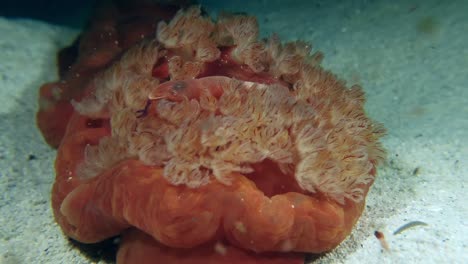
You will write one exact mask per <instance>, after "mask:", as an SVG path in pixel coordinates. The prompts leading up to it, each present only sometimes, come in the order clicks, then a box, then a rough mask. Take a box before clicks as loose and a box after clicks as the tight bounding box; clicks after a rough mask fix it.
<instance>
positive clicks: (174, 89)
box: [148, 76, 231, 102]
mask: <svg viewBox="0 0 468 264" xmlns="http://www.w3.org/2000/svg"><path fill="white" fill-rule="evenodd" d="M230 81H231V78H228V77H224V76H212V77H204V78H200V79H189V80H178V81H170V82H165V83H162V84H161V85H159V86H158V87H156V88H155V89H154V90H153V91H151V93H150V94H149V95H148V99H149V100H159V99H166V100H169V101H175V102H180V101H182V100H184V99H185V98H186V99H189V100H190V99H198V98H200V95H201V93H202V92H203V91H204V90H205V91H207V92H209V93H210V94H211V95H213V96H215V97H217V98H219V97H220V96H221V95H222V94H223V90H224V87H226V85H228V84H229V82H230Z"/></svg>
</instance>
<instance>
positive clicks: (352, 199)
mask: <svg viewBox="0 0 468 264" xmlns="http://www.w3.org/2000/svg"><path fill="white" fill-rule="evenodd" d="M99 25H101V24H99V23H98V26H97V28H98V29H101V28H100V27H99ZM98 32H99V31H98ZM128 32H130V31H128ZM128 34H130V33H128ZM121 38H122V36H121ZM123 38H125V34H124V37H123ZM91 39H93V38H91ZM85 40H86V38H84V39H82V40H81V41H85ZM93 40H95V39H93ZM92 43H94V42H92ZM80 45H82V46H84V47H88V46H89V45H90V44H89V43H84V44H80ZM109 45H111V44H109ZM102 50H104V49H102ZM120 51H121V52H120V53H118V52H116V53H115V54H114V55H115V56H110V57H109V58H111V59H103V58H107V57H106V56H109V55H108V53H105V52H103V51H102V52H100V53H93V54H94V55H93V56H95V57H92V58H91V59H90V58H87V57H86V56H85V55H82V54H81V53H78V58H80V56H85V59H78V60H77V61H75V64H74V65H75V66H73V65H72V67H71V70H70V71H71V72H72V73H76V72H74V71H85V70H88V72H89V71H92V70H93V69H94V68H93V67H92V66H93V65H94V64H92V63H90V62H89V61H91V62H96V61H97V62H101V63H100V64H99V65H101V67H100V68H99V70H97V71H95V74H93V75H88V77H89V78H87V79H86V80H81V81H80V82H75V83H78V84H75V83H74V82H73V80H72V78H74V77H70V76H73V74H68V75H67V76H68V77H65V78H64V79H63V80H62V82H61V83H62V86H60V87H61V88H60V87H58V88H57V89H59V90H60V89H62V90H63V89H65V90H66V89H73V90H74V91H81V92H80V93H78V92H76V93H75V94H77V95H76V96H70V97H69V98H68V99H70V100H69V101H71V103H70V102H66V103H69V104H70V105H67V107H71V109H72V112H71V115H70V116H69V117H68V116H67V118H66V119H65V120H63V122H65V123H66V131H65V132H64V135H63V137H62V136H61V134H60V133H58V132H57V133H52V134H53V135H52V136H51V135H50V134H49V135H46V136H45V137H46V138H49V139H50V138H53V139H54V140H52V141H51V142H59V148H58V153H57V160H56V173H57V177H56V181H55V184H54V186H53V190H52V203H53V209H54V214H55V218H56V220H57V222H58V223H59V225H60V226H61V228H62V230H63V231H64V233H65V234H66V235H67V236H69V237H71V238H73V239H76V240H78V241H81V242H85V243H94V242H98V241H101V240H104V239H106V238H109V237H112V236H116V235H119V234H121V235H122V243H121V248H120V251H119V253H118V258H117V260H118V263H302V262H303V253H319V252H325V251H329V250H331V249H333V248H335V247H336V246H337V245H338V244H339V243H340V242H341V241H343V239H345V237H346V236H347V235H349V233H350V232H351V230H352V228H353V226H354V224H355V223H356V221H357V219H358V218H359V216H360V215H361V213H362V210H363V208H364V203H365V197H366V195H367V192H368V190H369V188H370V186H371V185H372V183H373V181H374V177H375V176H376V167H377V165H378V164H379V162H381V161H382V160H383V158H384V156H385V153H384V150H383V148H382V146H381V144H380V142H379V139H380V138H381V137H382V135H383V134H384V129H383V127H382V126H381V125H379V124H377V123H375V122H373V121H371V120H370V119H369V118H368V117H367V116H366V114H365V111H364V108H363V105H364V101H365V100H364V93H363V91H362V90H361V88H360V87H359V86H356V85H355V86H352V87H350V88H348V87H347V86H346V85H345V83H344V82H343V81H341V80H339V79H337V77H335V76H334V75H333V74H332V73H330V72H329V71H327V70H324V69H323V68H322V67H321V66H320V61H321V58H322V55H321V54H320V53H318V52H315V53H311V46H310V45H309V44H307V43H305V42H301V41H296V42H290V43H286V44H282V43H281V42H280V41H279V40H278V38H277V37H276V36H273V37H271V38H269V39H267V40H259V39H258V25H257V21H256V20H255V18H254V17H251V16H247V15H229V14H223V15H220V16H219V17H218V18H217V20H216V21H213V20H212V19H210V18H209V17H205V16H202V15H201V12H200V8H199V7H191V8H188V9H186V10H180V11H178V12H177V13H176V15H175V16H174V18H173V19H172V20H171V21H170V22H168V23H166V22H159V24H157V30H156V34H155V36H154V37H153V36H151V35H145V38H144V39H143V40H141V41H134V44H133V45H131V46H129V47H128V49H125V48H123V49H122V48H121V49H120ZM83 61H84V62H86V63H88V64H86V63H84V62H83ZM102 61H104V62H106V63H102ZM77 65H78V66H77ZM83 65H84V66H83ZM89 65H91V66H89ZM84 69H85V70H84ZM64 83H65V84H64ZM56 85H57V84H56ZM67 85H68V86H67ZM53 86H54V84H46V85H45V87H46V88H43V89H45V90H47V91H50V90H51V89H52V88H51V87H53ZM77 86H79V87H77ZM49 94H50V93H49ZM58 96H59V95H58ZM51 104H52V105H53V103H51V102H48V103H47V104H44V103H43V104H42V106H44V105H45V106H44V107H46V106H47V107H49V108H47V109H46V110H49V112H51V110H50V109H53V111H57V109H60V107H57V106H54V107H53V108H50V105H51ZM46 110H45V109H40V113H41V115H42V116H40V118H39V116H38V120H39V123H40V127H41V128H44V127H47V126H48V123H47V122H49V121H48V120H47V118H44V116H47V114H44V113H47V111H46ZM142 111H144V114H142V115H141V114H138V113H141V112H142ZM43 131H44V133H46V134H47V133H51V132H50V131H54V129H53V128H49V129H43ZM145 261H146V262H145ZM158 261H159V262H158ZM249 261H250V262H249Z"/></svg>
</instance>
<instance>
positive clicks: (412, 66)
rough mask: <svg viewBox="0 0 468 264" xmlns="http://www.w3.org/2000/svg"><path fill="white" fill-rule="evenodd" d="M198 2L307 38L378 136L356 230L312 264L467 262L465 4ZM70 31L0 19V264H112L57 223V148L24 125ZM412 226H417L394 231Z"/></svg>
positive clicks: (31, 123)
mask: <svg viewBox="0 0 468 264" xmlns="http://www.w3.org/2000/svg"><path fill="white" fill-rule="evenodd" d="M201 2H202V4H205V5H206V7H207V8H206V9H207V10H208V11H209V13H210V14H215V13H216V12H217V11H219V10H220V9H226V10H231V11H244V12H248V13H249V14H253V15H256V16H257V17H258V21H259V24H260V28H261V30H262V36H268V35H270V34H271V33H273V32H275V33H277V34H278V35H279V36H280V37H281V39H282V40H284V41H289V40H296V39H302V40H306V41H310V42H311V43H312V44H313V47H314V49H318V50H321V51H323V52H324V53H325V60H324V66H325V68H328V69H331V70H332V71H333V72H334V73H336V74H337V75H338V76H340V77H341V78H343V79H345V80H347V82H348V83H349V84H355V83H357V84H360V85H362V86H363V87H364V90H365V91H366V94H367V104H366V109H367V112H368V114H369V115H370V116H371V117H372V118H374V119H375V120H378V121H380V122H382V123H384V125H385V127H386V128H387V129H388V135H387V136H386V137H385V138H384V140H383V143H384V145H385V147H386V148H387V151H388V159H387V162H386V163H385V164H384V165H382V166H381V168H380V170H379V174H378V178H377V180H376V182H375V184H374V186H373V188H372V190H371V192H370V193H369V195H368V197H367V207H366V210H365V212H364V214H363V216H362V218H361V219H360V221H359V223H358V225H357V226H356V228H355V230H354V231H353V233H352V234H351V236H350V237H349V238H348V239H347V240H346V241H344V242H343V243H342V244H341V245H340V246H339V247H338V248H337V249H335V250H333V251H332V252H330V253H328V254H324V255H322V256H319V257H317V258H315V259H314V260H311V261H310V263H468V249H467V245H468V222H467V219H468V206H467V203H466V200H467V195H466V188H465V187H466V186H465V185H466V184H467V179H468V175H467V174H468V160H467V157H468V140H467V139H468V45H467V43H468V35H467V34H466V33H467V31H466V29H467V28H468V16H466V12H465V10H468V1H466V0H457V1H445V2H443V1H435V0H428V1H403V0H401V1H384V0H380V1H336V2H339V3H335V1H328V2H327V1H312V2H311V1H297V0H295V1H288V2H287V4H286V1H279V0H275V1H254V2H253V3H250V4H248V5H247V4H243V5H242V6H240V5H239V4H238V3H239V1H231V2H232V3H233V4H226V3H224V4H223V6H217V4H216V1H214V0H205V1H201ZM242 2H244V1H242ZM351 2H353V3H351ZM77 33H78V31H77V30H74V29H68V28H64V27H59V26H54V25H49V24H46V23H44V22H40V21H32V20H25V19H15V20H12V19H6V18H0V36H1V37H0V193H1V195H0V264H7V263H8V264H14V263H111V262H109V261H108V260H106V259H104V258H100V256H99V254H97V257H94V258H90V257H89V255H87V254H85V253H83V250H79V249H78V248H76V247H74V246H73V245H71V244H70V243H69V241H68V240H67V239H66V238H65V237H64V236H63V235H62V233H61V231H60V229H59V227H58V226H57V224H55V222H54V220H53V217H52V212H51V208H50V189H51V185H52V182H53V179H54V170H53V161H54V158H55V150H52V149H50V148H49V147H48V146H47V145H46V144H45V143H44V142H43V140H42V138H41V136H40V133H39V131H38V130H37V128H36V125H35V120H34V115H35V112H36V109H37V92H38V87H39V86H40V84H41V83H44V82H46V81H52V80H55V79H56V78H57V74H56V66H55V53H56V52H57V50H58V49H60V48H61V47H63V46H65V45H67V44H68V43H70V42H71V41H72V40H73V38H74V37H75V36H76V34H77ZM411 221H422V222H424V223H426V224H427V225H425V226H422V225H419V226H416V227H413V228H411V229H408V230H405V231H404V232H402V233H400V234H397V235H393V232H394V231H395V230H397V229H398V228H399V227H400V226H402V225H404V224H406V223H409V222H411ZM376 230H379V231H381V232H383V234H384V235H385V237H386V241H387V242H388V245H389V248H390V250H388V251H386V250H383V249H382V247H381V245H380V243H379V241H378V240H377V239H376V238H375V236H374V231H376Z"/></svg>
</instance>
